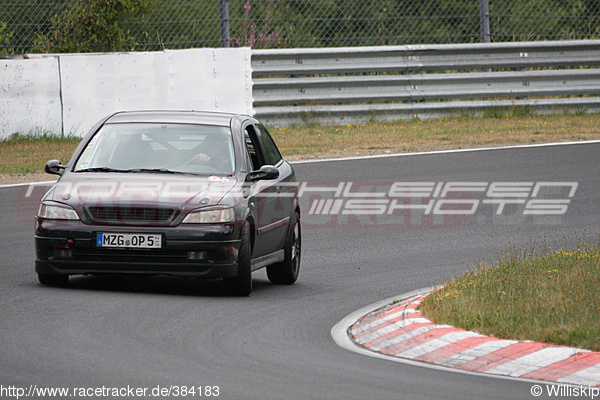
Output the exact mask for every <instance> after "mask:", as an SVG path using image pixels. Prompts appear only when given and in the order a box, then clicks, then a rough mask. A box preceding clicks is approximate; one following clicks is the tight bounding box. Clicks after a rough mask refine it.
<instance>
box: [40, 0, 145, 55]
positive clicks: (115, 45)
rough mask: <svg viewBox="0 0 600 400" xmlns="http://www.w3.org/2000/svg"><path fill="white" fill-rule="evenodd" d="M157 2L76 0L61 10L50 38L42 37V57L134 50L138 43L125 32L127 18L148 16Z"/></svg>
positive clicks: (54, 20)
mask: <svg viewBox="0 0 600 400" xmlns="http://www.w3.org/2000/svg"><path fill="white" fill-rule="evenodd" d="M155 3H156V0H76V1H75V2H73V3H70V4H68V5H63V6H60V7H59V9H58V12H57V14H56V15H55V16H54V17H53V18H52V20H51V23H52V25H51V27H50V29H49V31H48V33H47V34H45V35H39V36H38V39H37V40H36V50H38V51H41V52H43V53H86V52H111V51H128V50H133V48H134V45H135V39H134V37H133V36H132V35H131V34H130V32H129V31H128V30H127V29H126V28H125V26H124V23H125V22H126V21H127V18H128V17H131V16H133V15H134V14H135V15H139V14H141V13H146V12H148V11H150V10H151V9H152V7H154V5H155Z"/></svg>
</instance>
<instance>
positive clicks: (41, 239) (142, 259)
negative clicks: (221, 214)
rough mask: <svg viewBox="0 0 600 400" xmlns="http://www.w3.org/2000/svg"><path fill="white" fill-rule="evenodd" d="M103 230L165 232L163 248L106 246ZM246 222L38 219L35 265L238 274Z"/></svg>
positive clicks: (51, 270) (67, 270) (65, 271)
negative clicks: (139, 222)
mask: <svg viewBox="0 0 600 400" xmlns="http://www.w3.org/2000/svg"><path fill="white" fill-rule="evenodd" d="M98 232H114V233H135V234H144V233H152V234H160V235H161V236H162V243H161V248H160V249H133V248H104V247H98V246H97V245H96V234H97V233H98ZM240 235H241V223H238V222H236V223H231V224H214V225H210V224H207V225H199V224H190V225H180V226H177V227H153V226H135V227H134V226H98V225H86V224H83V223H81V222H80V221H52V220H37V223H36V236H35V249H36V260H35V270H36V272H37V273H39V274H53V275H79V274H135V275H172V276H180V277H196V278H207V279H208V278H227V277H234V276H237V273H238V264H237V258H238V251H239V247H240Z"/></svg>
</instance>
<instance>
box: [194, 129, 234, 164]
mask: <svg viewBox="0 0 600 400" xmlns="http://www.w3.org/2000/svg"><path fill="white" fill-rule="evenodd" d="M200 147H201V151H200V152H199V153H197V154H195V155H194V156H193V157H192V158H191V159H190V160H189V161H188V162H187V163H186V164H203V165H206V166H209V167H213V168H215V169H217V170H218V171H219V172H220V173H231V172H233V171H232V170H233V168H232V167H231V154H230V151H229V143H228V141H227V139H226V138H224V137H220V136H217V135H211V136H207V137H206V139H204V141H203V142H202V144H201V145H200Z"/></svg>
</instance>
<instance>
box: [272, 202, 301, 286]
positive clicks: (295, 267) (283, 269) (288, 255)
mask: <svg viewBox="0 0 600 400" xmlns="http://www.w3.org/2000/svg"><path fill="white" fill-rule="evenodd" d="M284 252H285V259H284V260H283V262H280V263H276V264H272V265H269V266H268V267H267V277H268V278H269V280H270V281H271V282H272V283H276V284H279V285H291V284H292V283H294V282H296V280H297V279H298V274H299V273H300V256H301V255H302V229H301V226H300V214H298V213H297V212H294V219H293V221H292V225H291V229H290V231H289V232H288V236H287V238H286V240H285V246H284Z"/></svg>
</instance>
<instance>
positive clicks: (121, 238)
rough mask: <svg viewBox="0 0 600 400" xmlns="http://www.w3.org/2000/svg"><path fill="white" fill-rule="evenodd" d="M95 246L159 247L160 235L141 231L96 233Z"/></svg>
mask: <svg viewBox="0 0 600 400" xmlns="http://www.w3.org/2000/svg"><path fill="white" fill-rule="evenodd" d="M96 246H97V247H125V248H130V249H131V248H134V249H160V248H161V246H162V236H161V235H157V234H143V233H98V234H96Z"/></svg>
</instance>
